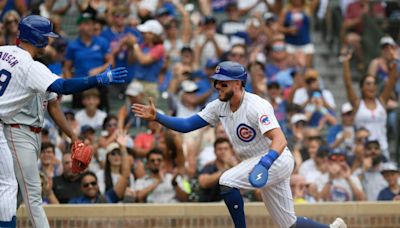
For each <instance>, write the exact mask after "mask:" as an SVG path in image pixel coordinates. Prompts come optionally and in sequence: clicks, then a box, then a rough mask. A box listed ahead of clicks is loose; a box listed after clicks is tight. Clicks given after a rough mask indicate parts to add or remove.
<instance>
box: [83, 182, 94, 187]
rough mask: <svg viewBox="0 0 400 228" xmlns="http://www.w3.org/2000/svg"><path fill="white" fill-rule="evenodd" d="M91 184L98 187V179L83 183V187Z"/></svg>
mask: <svg viewBox="0 0 400 228" xmlns="http://www.w3.org/2000/svg"><path fill="white" fill-rule="evenodd" d="M90 185H91V186H93V187H96V186H97V181H92V182H89V183H83V184H82V187H84V188H88V187H89V186H90Z"/></svg>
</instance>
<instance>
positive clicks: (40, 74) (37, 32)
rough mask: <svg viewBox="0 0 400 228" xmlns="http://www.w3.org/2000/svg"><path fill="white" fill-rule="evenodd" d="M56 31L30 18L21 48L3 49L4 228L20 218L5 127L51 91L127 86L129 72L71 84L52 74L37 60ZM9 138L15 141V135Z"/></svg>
mask: <svg viewBox="0 0 400 228" xmlns="http://www.w3.org/2000/svg"><path fill="white" fill-rule="evenodd" d="M52 27H53V26H52V24H51V22H50V21H49V20H48V19H47V18H45V17H41V16H38V15H30V16H27V17H25V18H23V19H22V20H21V21H20V23H19V25H18V29H19V35H18V37H17V45H11V46H1V47H0V120H1V122H2V123H0V128H1V129H0V152H1V159H0V160H1V168H0V227H15V217H14V216H15V214H16V203H14V202H16V199H15V198H16V181H15V176H14V174H13V173H14V172H13V161H12V157H11V156H12V155H11V152H10V150H9V147H8V145H7V144H6V140H5V136H4V125H7V124H4V123H12V122H13V121H12V118H13V117H14V115H15V114H17V113H18V112H19V111H21V110H22V108H23V107H24V106H25V105H26V104H27V103H29V102H33V99H34V98H35V96H38V95H39V94H44V93H45V92H47V91H48V92H55V93H58V94H71V93H76V92H81V91H83V90H86V89H89V88H92V87H96V86H99V85H108V84H110V83H124V82H125V79H126V77H127V71H126V70H125V68H116V69H112V70H111V69H110V67H109V68H108V69H107V70H106V71H104V72H102V73H100V74H98V75H96V76H93V77H82V78H74V79H69V80H65V79H63V78H60V77H59V76H57V75H55V74H53V73H51V71H50V70H49V69H48V68H47V67H46V66H45V65H43V64H42V63H40V62H37V61H35V60H34V59H33V58H34V57H36V56H38V55H40V54H41V53H42V52H43V48H44V47H45V46H46V45H47V44H48V39H49V37H58V35H57V34H55V33H53V32H52ZM19 127H20V129H21V130H25V131H31V132H38V131H39V129H38V128H37V127H35V126H31V125H26V124H25V123H22V124H20V125H19ZM9 136H10V137H11V138H12V137H13V134H12V132H11V133H10V135H9ZM21 138H22V137H21ZM24 140H25V141H23V142H22V141H21V142H20V143H21V147H23V145H24V144H25V145H27V144H29V143H31V140H39V138H35V139H27V138H24ZM15 142H16V141H14V143H15ZM11 144H12V143H11ZM15 148H16V147H15ZM14 155H16V154H15V153H14ZM24 156H25V155H24ZM24 159H25V158H24ZM35 161H36V160H35ZM32 165H33V163H32ZM35 167H36V164H35ZM28 198H29V197H28ZM43 227H45V226H43Z"/></svg>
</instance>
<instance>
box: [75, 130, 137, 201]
mask: <svg viewBox="0 0 400 228" xmlns="http://www.w3.org/2000/svg"><path fill="white" fill-rule="evenodd" d="M123 138H124V136H123V135H120V136H119V137H118V140H117V141H118V142H119V144H120V149H121V156H122V159H121V160H122V168H121V169H122V171H121V176H120V177H119V178H118V181H117V182H116V183H115V184H114V185H113V188H112V189H110V190H108V191H106V192H105V193H104V195H101V194H100V191H99V184H98V182H97V176H96V174H95V173H93V172H91V171H88V172H86V173H84V174H82V178H81V192H82V196H81V197H75V198H72V199H71V200H70V201H69V203H70V204H91V203H117V202H119V201H120V200H122V199H123V198H124V195H125V190H126V188H127V186H128V184H129V175H130V169H131V165H130V163H131V160H130V159H129V158H128V154H127V150H126V145H125V144H126V142H125V141H126V140H123Z"/></svg>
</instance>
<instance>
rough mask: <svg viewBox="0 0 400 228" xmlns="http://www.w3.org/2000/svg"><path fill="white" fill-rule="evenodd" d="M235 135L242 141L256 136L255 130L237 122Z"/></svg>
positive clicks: (248, 140)
mask: <svg viewBox="0 0 400 228" xmlns="http://www.w3.org/2000/svg"><path fill="white" fill-rule="evenodd" d="M236 135H237V136H238V138H239V139H240V140H242V141H243V142H250V141H251V140H253V139H254V137H256V130H254V129H253V128H251V127H250V126H248V125H246V124H239V126H238V127H237V128H236Z"/></svg>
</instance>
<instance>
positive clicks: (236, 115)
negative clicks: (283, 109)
mask: <svg viewBox="0 0 400 228" xmlns="http://www.w3.org/2000/svg"><path fill="white" fill-rule="evenodd" d="M198 115H199V116H200V117H201V118H203V119H204V120H205V121H207V122H208V123H209V124H211V125H215V124H216V123H217V122H218V121H219V120H220V121H221V123H222V125H223V127H224V129H225V132H226V133H227V135H228V136H229V139H230V141H231V142H232V144H233V148H235V151H236V152H237V153H238V155H239V157H240V158H241V159H242V160H244V159H248V158H250V157H254V156H256V155H260V154H265V153H266V152H268V149H269V145H270V143H271V140H270V139H268V138H267V137H265V136H264V135H263V134H264V133H265V132H267V131H269V130H271V129H274V128H280V126H279V123H278V121H277V120H276V117H275V115H274V109H273V107H272V105H271V104H270V103H269V102H268V101H267V100H265V99H263V98H261V97H259V96H257V95H255V94H252V93H247V92H245V94H244V98H243V101H242V104H241V105H240V107H239V109H238V110H236V111H235V112H232V111H231V109H230V106H229V102H222V101H220V100H219V99H217V100H214V101H212V102H211V103H209V104H207V106H206V107H205V108H204V109H203V110H202V111H201V112H199V113H198Z"/></svg>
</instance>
